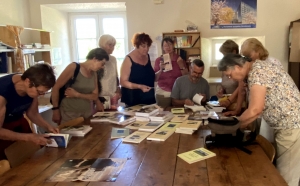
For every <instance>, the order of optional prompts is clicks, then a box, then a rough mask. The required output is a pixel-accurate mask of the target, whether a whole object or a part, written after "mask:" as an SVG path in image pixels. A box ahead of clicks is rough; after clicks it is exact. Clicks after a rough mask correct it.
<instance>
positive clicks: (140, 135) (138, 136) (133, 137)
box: [123, 131, 151, 143]
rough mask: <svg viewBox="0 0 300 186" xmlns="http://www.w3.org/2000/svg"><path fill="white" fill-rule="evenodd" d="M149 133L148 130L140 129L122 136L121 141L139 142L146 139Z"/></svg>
mask: <svg viewBox="0 0 300 186" xmlns="http://www.w3.org/2000/svg"><path fill="white" fill-rule="evenodd" d="M150 134H151V133H149V132H142V131H135V132H133V133H132V134H130V135H129V136H126V137H125V138H123V142H127V143H141V142H142V141H143V140H144V139H146V138H147V137H148V136H149V135H150Z"/></svg>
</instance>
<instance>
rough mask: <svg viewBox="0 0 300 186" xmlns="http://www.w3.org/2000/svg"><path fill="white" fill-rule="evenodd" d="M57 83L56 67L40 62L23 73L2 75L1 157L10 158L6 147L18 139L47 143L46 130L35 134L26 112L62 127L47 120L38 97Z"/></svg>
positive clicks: (44, 124) (35, 120)
mask: <svg viewBox="0 0 300 186" xmlns="http://www.w3.org/2000/svg"><path fill="white" fill-rule="evenodd" d="M54 84H55V76H54V72H53V69H52V67H51V66H50V65H47V64H36V65H34V66H31V67H30V68H29V69H27V70H26V71H25V72H24V73H23V74H9V75H6V76H4V77H1V78H0V85H1V89H0V160H2V159H6V156H5V153H4V150H5V149H6V148H7V147H8V146H10V145H11V144H12V143H13V142H14V141H31V142H33V143H35V144H38V145H46V144H47V142H48V139H47V138H46V137H47V135H46V134H33V133H32V132H31V129H30V126H29V124H28V122H27V120H26V119H25V118H24V113H26V115H27V117H28V118H29V119H30V120H31V121H32V122H33V123H36V124H37V125H39V126H41V127H43V128H45V129H47V130H48V131H49V132H52V133H58V132H59V131H58V129H57V128H55V127H53V126H52V125H50V124H49V123H47V122H46V121H45V120H44V119H43V118H42V116H41V115H40V114H39V112H38V97H39V96H40V95H44V94H45V92H47V91H48V90H49V89H50V88H52V87H53V85H54Z"/></svg>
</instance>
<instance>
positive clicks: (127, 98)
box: [120, 33, 161, 106]
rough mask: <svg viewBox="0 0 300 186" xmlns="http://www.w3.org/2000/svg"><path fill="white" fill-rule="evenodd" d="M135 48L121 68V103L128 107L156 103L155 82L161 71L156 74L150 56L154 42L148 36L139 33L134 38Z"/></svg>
mask: <svg viewBox="0 0 300 186" xmlns="http://www.w3.org/2000/svg"><path fill="white" fill-rule="evenodd" d="M132 44H133V46H134V47H135V48H134V49H133V50H132V51H131V52H130V53H129V54H128V55H127V56H126V58H125V59H124V62H123V64H122V67H121V80H120V83H121V86H122V88H121V92H122V99H121V101H122V102H124V103H125V104H126V106H133V105H137V104H153V103H155V102H156V101H155V96H154V82H155V80H156V79H158V77H159V75H160V74H161V70H159V71H158V72H156V73H155V72H154V70H153V68H152V66H151V61H150V56H149V54H148V51H149V47H150V46H151V44H152V40H151V38H150V36H149V35H148V34H145V33H137V34H135V35H134V36H133V39H132Z"/></svg>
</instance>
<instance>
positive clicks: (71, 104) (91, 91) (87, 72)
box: [52, 48, 109, 124]
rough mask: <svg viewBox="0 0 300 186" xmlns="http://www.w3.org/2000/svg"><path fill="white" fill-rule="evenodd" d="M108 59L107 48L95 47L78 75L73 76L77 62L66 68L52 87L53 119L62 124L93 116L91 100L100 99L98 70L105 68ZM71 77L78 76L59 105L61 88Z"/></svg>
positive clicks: (81, 66) (81, 64) (81, 65)
mask: <svg viewBox="0 0 300 186" xmlns="http://www.w3.org/2000/svg"><path fill="white" fill-rule="evenodd" d="M108 59H109V58H108V55H107V53H106V52H105V50H103V49H101V48H95V49H93V50H91V51H90V52H89V53H88V55H87V56H86V61H85V62H83V63H80V70H79V73H78V75H77V77H73V75H74V71H75V69H76V65H77V64H76V63H71V64H69V65H68V66H67V67H66V68H65V70H64V71H63V72H62V73H61V75H60V76H59V78H58V79H57V82H56V84H55V85H54V87H53V89H52V104H53V108H52V110H53V117H52V120H53V121H54V122H56V123H58V124H60V123H61V122H62V123H64V122H67V121H69V120H72V119H75V118H78V117H81V116H82V117H84V118H85V119H87V118H89V117H90V116H91V114H92V110H91V101H96V100H97V99H98V86H97V81H98V79H97V75H96V71H98V70H99V69H101V68H103V67H104V65H105V62H106V61H107V60H108ZM71 78H76V80H75V82H74V83H73V84H72V85H71V86H70V87H68V88H67V89H66V91H65V96H66V97H65V98H64V99H62V101H61V104H60V105H59V96H60V95H59V89H60V88H61V87H63V86H65V85H66V83H67V82H68V81H69V80H70V79H71Z"/></svg>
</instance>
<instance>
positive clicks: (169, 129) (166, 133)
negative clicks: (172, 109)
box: [147, 122, 180, 141]
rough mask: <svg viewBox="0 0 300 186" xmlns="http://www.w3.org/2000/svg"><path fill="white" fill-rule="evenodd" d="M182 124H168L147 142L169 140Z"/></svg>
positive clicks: (148, 138) (153, 134)
mask: <svg viewBox="0 0 300 186" xmlns="http://www.w3.org/2000/svg"><path fill="white" fill-rule="evenodd" d="M179 125H180V123H175V122H174V123H172V122H167V123H166V124H164V125H163V126H162V127H161V128H160V129H158V130H157V131H155V132H154V133H152V134H151V135H150V136H149V137H147V140H153V141H165V140H166V139H168V138H169V137H170V136H171V135H172V134H173V133H174V132H175V130H176V128H177V127H178V126H179Z"/></svg>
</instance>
